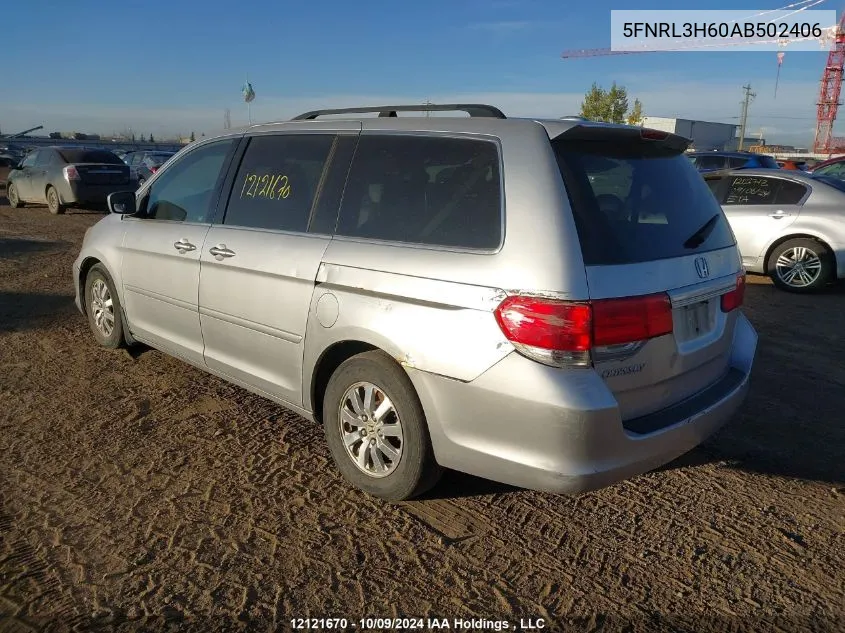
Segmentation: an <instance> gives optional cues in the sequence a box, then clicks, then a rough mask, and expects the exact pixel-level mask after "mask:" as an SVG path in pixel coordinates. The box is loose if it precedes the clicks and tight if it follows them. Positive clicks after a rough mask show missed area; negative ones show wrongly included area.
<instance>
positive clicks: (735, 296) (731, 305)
mask: <svg viewBox="0 0 845 633" xmlns="http://www.w3.org/2000/svg"><path fill="white" fill-rule="evenodd" d="M744 299H745V273H743V274H741V275H738V276H737V278H736V287H735V288H734V289H733V290H731V291H730V292H726V293H725V294H723V295H722V312H730V311H731V310H736V309H737V308H738V307H740V306H741V305H742V302H743V301H744Z"/></svg>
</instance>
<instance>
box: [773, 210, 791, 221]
mask: <svg viewBox="0 0 845 633" xmlns="http://www.w3.org/2000/svg"><path fill="white" fill-rule="evenodd" d="M786 215H787V214H786V213H784V212H783V211H782V210H780V209H778V210H777V211H775V212H774V213H770V214H769V217H770V218H778V219H779V218H785V217H786Z"/></svg>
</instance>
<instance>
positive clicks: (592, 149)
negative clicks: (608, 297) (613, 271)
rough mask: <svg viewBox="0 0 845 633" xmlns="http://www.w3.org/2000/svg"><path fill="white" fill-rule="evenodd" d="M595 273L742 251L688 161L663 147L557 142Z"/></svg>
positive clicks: (583, 246)
mask: <svg viewBox="0 0 845 633" xmlns="http://www.w3.org/2000/svg"><path fill="white" fill-rule="evenodd" d="M554 146H555V151H556V153H557V157H558V164H559V166H560V170H561V173H562V175H563V178H564V182H565V183H566V188H567V191H568V194H569V198H570V203H571V205H572V209H573V214H574V217H575V224H576V227H577V230H578V236H579V238H580V241H581V249H582V252H583V256H584V262H585V263H586V264H587V265H588V266H603V265H614V264H633V263H638V262H645V261H651V260H657V259H667V258H672V257H682V256H685V255H690V254H692V253H696V252H703V251H708V250H715V249H720V248H726V247H729V246H732V245H734V244H735V242H734V238H733V233H732V232H731V229H730V226H729V225H728V222H727V220H726V219H725V216H724V214H723V213H722V209H721V207H720V206H719V203H718V202H717V201H716V198H715V197H714V196H713V193H712V192H711V191H710V188H709V187H708V186H707V184H706V183H705V182H704V179H703V178H702V177H701V175H700V174H699V173H698V172H697V171H696V169H695V168H694V167H693V166H692V165H691V164H690V162H689V160H688V159H687V158H685V157H684V156H683V155H681V154H678V153H676V152H670V151H664V150H662V149H661V148H660V146H659V145H648V144H646V143H620V142H610V141H578V142H573V141H565V140H556V141H554Z"/></svg>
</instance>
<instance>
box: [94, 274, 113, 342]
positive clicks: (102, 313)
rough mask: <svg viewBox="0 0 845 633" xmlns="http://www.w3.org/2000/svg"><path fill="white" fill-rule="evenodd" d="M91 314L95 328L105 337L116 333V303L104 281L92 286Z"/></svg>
mask: <svg viewBox="0 0 845 633" xmlns="http://www.w3.org/2000/svg"><path fill="white" fill-rule="evenodd" d="M91 314H92V315H93V316H94V326H95V327H96V328H97V329H98V330H99V331H100V333H101V334H102V335H103V336H106V337H108V336H111V333H112V332H113V331H114V302H113V301H112V297H111V292H109V287H108V286H107V285H106V282H104V281H103V280H102V279H97V280H96V281H94V283H93V284H91Z"/></svg>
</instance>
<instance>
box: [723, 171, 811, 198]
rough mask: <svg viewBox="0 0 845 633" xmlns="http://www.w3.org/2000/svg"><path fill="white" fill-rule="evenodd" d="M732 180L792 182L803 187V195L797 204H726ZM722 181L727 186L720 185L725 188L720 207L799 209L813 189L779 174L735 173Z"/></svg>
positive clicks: (804, 183)
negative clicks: (765, 179) (751, 179)
mask: <svg viewBox="0 0 845 633" xmlns="http://www.w3.org/2000/svg"><path fill="white" fill-rule="evenodd" d="M761 169H762V168H761ZM773 171H774V170H773ZM734 178H768V179H770V180H778V181H780V182H783V181H786V182H793V183H795V184H797V185H801V186H802V187H804V195H803V196H801V199H800V200H798V202H796V203H794V204H784V203H782V202H772V203H766V204H748V203H746V204H728V203H727V200H728V193H730V187H731V184H733V179H734ZM724 180H725V182H727V183H729V184H725V185H722V186H723V187H725V190H724V196H723V199H724V200H725V201H724V202H719V204H720V205H722V206H725V207H776V206H784V207H801V206H804V204H805V203H806V202H807V198H809V197H810V195H811V194H812V193H813V188H812V186H810V185H809V184H808V183H806V182H801V181H800V180H796V179H794V178H784V177H783V176H781V175H780V174H771V175H769V174H750V175H746V174H735V173H733V174H726V175H725V177H724ZM780 182H779V183H778V191H780Z"/></svg>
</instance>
